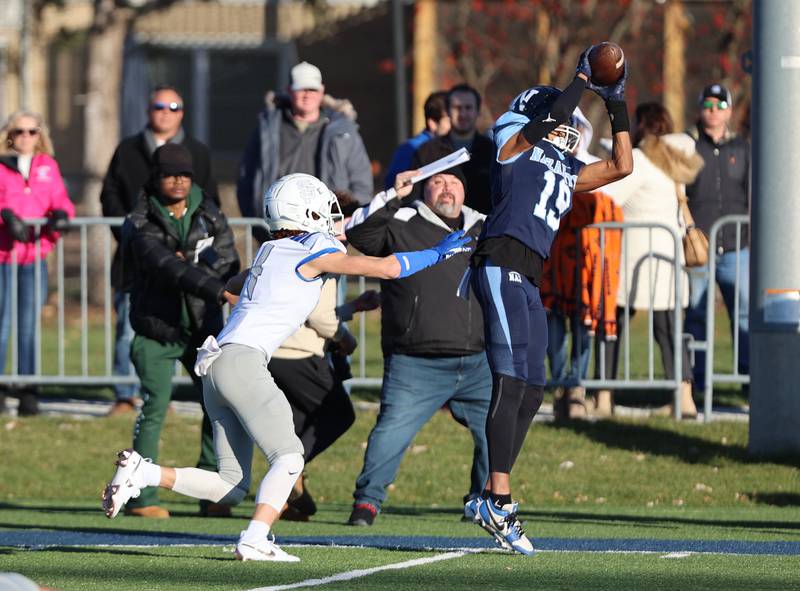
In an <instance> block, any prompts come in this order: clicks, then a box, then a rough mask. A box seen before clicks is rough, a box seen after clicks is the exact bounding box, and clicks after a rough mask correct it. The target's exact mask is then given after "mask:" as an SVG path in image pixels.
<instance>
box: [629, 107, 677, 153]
mask: <svg viewBox="0 0 800 591" xmlns="http://www.w3.org/2000/svg"><path fill="white" fill-rule="evenodd" d="M673 129H674V126H673V124H672V117H671V116H670V114H669V111H667V109H666V108H665V107H664V105H662V104H661V103H642V104H641V105H639V106H638V107H636V132H635V133H634V134H633V145H634V146H638V145H639V142H641V141H642V139H643V138H644V136H646V135H654V136H656V137H660V136H662V135H665V134H668V133H672V131H673Z"/></svg>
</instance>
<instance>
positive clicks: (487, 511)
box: [478, 500, 536, 556]
mask: <svg viewBox="0 0 800 591" xmlns="http://www.w3.org/2000/svg"><path fill="white" fill-rule="evenodd" d="M518 506H519V503H510V504H508V505H503V506H502V507H497V506H496V505H495V504H494V503H492V502H491V501H488V500H487V501H483V502H482V503H480V505H479V507H478V516H479V518H480V526H481V527H482V528H483V529H485V530H486V531H488V532H489V533H491V534H492V535H493V536H494V537H495V539H496V540H498V542H501V545H502V546H503V547H504V548H509V549H512V550H514V551H515V552H519V553H520V554H525V555H526V556H533V555H534V554H535V553H536V551H535V550H534V549H533V544H531V541H530V540H529V539H528V536H526V535H525V530H523V529H522V524H521V523H520V522H519V519H517V507H518Z"/></svg>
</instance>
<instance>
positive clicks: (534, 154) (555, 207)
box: [479, 140, 583, 259]
mask: <svg viewBox="0 0 800 591" xmlns="http://www.w3.org/2000/svg"><path fill="white" fill-rule="evenodd" d="M582 166H583V163H582V162H581V161H580V160H578V159H577V158H574V157H573V156H571V155H569V154H564V153H563V152H562V151H561V150H559V149H558V148H556V147H555V146H554V145H553V144H551V143H549V142H546V141H544V140H541V141H539V142H537V143H536V145H535V146H533V147H532V148H530V149H529V150H527V151H525V152H523V153H522V154H520V155H519V157H517V158H516V159H514V160H513V161H512V162H507V163H506V164H499V163H497V162H495V164H494V167H493V169H492V211H491V213H490V214H489V217H487V218H486V221H485V222H484V223H483V232H481V236H480V238H479V242H480V241H481V240H484V239H486V238H494V237H499V236H511V237H512V238H516V239H517V240H518V241H520V242H522V243H523V244H524V245H525V246H526V247H528V248H529V249H531V250H532V251H534V252H535V253H537V254H538V255H539V256H541V257H542V258H544V259H546V258H547V257H548V256H549V255H550V245H551V244H552V243H553V239H554V238H555V235H556V232H557V231H558V226H559V223H560V222H561V218H562V216H564V215H565V214H566V213H567V212H568V211H569V210H570V209H572V192H573V190H574V189H575V182H576V180H577V178H578V173H579V172H580V169H581V167H582Z"/></svg>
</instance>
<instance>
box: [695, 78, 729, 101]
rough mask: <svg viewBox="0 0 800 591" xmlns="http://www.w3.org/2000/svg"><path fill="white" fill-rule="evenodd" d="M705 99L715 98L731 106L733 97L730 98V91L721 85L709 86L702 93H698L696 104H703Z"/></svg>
mask: <svg viewBox="0 0 800 591" xmlns="http://www.w3.org/2000/svg"><path fill="white" fill-rule="evenodd" d="M707 98H715V99H718V100H721V101H725V102H726V103H728V104H729V105H732V104H733V97H732V96H731V91H730V90H728V89H727V88H726V87H724V86H723V85H722V84H717V83H714V84H709V85H708V86H706V87H705V88H703V91H702V92H701V93H700V98H699V100H698V101H697V102H699V103H700V104H702V103H703V101H704V100H706V99H707Z"/></svg>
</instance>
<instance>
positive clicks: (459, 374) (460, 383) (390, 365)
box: [353, 353, 492, 510]
mask: <svg viewBox="0 0 800 591" xmlns="http://www.w3.org/2000/svg"><path fill="white" fill-rule="evenodd" d="M383 366H384V373H383V388H382V389H381V410H380V414H379V415H378V422H377V423H376V424H375V427H374V428H373V429H372V432H371V433H370V434H369V439H368V441H367V451H366V452H365V454H364V467H363V468H362V470H361V474H359V475H358V479H357V480H356V490H355V492H354V493H353V497H354V498H355V500H356V503H369V504H371V505H374V506H375V507H376V508H377V509H379V510H380V507H381V504H382V503H383V501H385V500H386V487H387V486H389V485H390V484H391V483H392V482H393V481H394V479H395V477H396V476H397V471H398V469H399V468H400V462H401V460H402V459H403V454H404V453H405V451H406V448H408V446H409V445H410V444H411V441H412V440H413V439H414V436H415V435H416V434H417V432H418V431H419V430H420V429H421V428H422V426H423V425H424V424H425V423H427V422H428V420H430V418H431V417H432V416H433V415H434V413H435V412H436V411H437V410H439V409H440V408H442V406H444V405H445V404H448V405H449V406H450V412H452V413H453V416H454V417H455V419H456V420H457V421H458V422H459V423H461V424H462V425H465V426H466V427H467V428H468V429H469V430H470V432H471V433H472V439H473V441H474V443H475V447H474V451H473V454H472V473H471V477H470V490H469V492H470V494H477V493H480V492H481V491H482V490H483V488H484V485H485V484H486V478H487V477H488V475H489V449H488V446H487V444H486V415H487V413H488V412H489V402H490V400H491V395H492V376H491V373H489V364H488V362H487V361H486V354H485V353H476V354H474V355H466V356H463V357H440V358H426V357H411V356H408V355H391V356H390V357H387V358H386V359H385V360H384V363H383Z"/></svg>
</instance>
